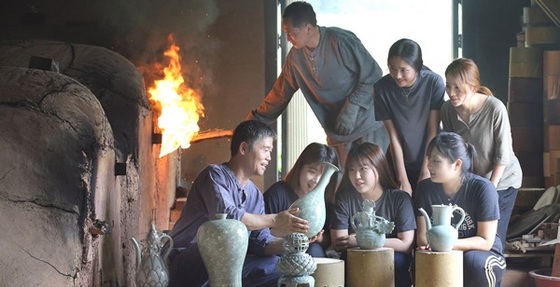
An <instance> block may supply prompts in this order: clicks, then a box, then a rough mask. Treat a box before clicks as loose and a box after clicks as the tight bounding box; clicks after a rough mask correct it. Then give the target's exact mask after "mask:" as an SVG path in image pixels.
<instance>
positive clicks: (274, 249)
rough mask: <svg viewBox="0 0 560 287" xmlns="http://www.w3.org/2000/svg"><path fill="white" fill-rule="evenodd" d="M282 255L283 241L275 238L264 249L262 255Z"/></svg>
mask: <svg viewBox="0 0 560 287" xmlns="http://www.w3.org/2000/svg"><path fill="white" fill-rule="evenodd" d="M282 253H284V239H282V238H275V239H273V240H272V241H270V242H269V243H268V245H267V246H266V247H265V248H264V255H277V254H282Z"/></svg>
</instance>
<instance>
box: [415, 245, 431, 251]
mask: <svg viewBox="0 0 560 287" xmlns="http://www.w3.org/2000/svg"><path fill="white" fill-rule="evenodd" d="M422 250H426V251H430V250H432V249H431V248H430V246H429V245H422V246H417V247H416V251H422Z"/></svg>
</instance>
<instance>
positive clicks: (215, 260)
mask: <svg viewBox="0 0 560 287" xmlns="http://www.w3.org/2000/svg"><path fill="white" fill-rule="evenodd" d="M226 217H227V214H225V213H218V214H216V219H215V220H210V221H207V222H205V223H204V224H202V225H201V226H200V227H199V228H198V232H197V234H196V240H197V241H198V249H199V251H200V256H201V257H202V260H203V261H204V266H206V271H207V272H208V277H209V279H210V286H212V287H242V276H241V271H242V270H243V263H244V261H245V256H246V254H247V246H248V245H249V242H248V240H249V233H248V230H247V227H246V226H245V224H243V223H242V222H241V221H239V220H235V219H227V218H226Z"/></svg>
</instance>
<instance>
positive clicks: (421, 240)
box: [416, 216, 429, 250]
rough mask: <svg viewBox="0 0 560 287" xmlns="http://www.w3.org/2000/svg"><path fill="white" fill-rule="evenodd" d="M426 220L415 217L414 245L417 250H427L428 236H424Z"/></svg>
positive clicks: (421, 217) (422, 217)
mask: <svg viewBox="0 0 560 287" xmlns="http://www.w3.org/2000/svg"><path fill="white" fill-rule="evenodd" d="M427 228H428V227H427V225H426V218H425V217H424V216H417V217H416V245H417V246H418V249H421V250H422V249H428V248H429V246H428V236H427V234H426V230H427Z"/></svg>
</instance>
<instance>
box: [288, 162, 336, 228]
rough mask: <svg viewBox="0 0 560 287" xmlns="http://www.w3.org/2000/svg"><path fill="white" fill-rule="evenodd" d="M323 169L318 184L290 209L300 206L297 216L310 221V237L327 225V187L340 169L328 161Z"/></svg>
mask: <svg viewBox="0 0 560 287" xmlns="http://www.w3.org/2000/svg"><path fill="white" fill-rule="evenodd" d="M323 169H324V170H323V175H322V176H321V179H320V180H319V182H318V183H317V185H316V186H315V187H314V188H313V189H312V190H311V191H309V192H308V193H306V194H305V195H303V196H302V197H300V198H298V199H297V200H296V201H294V203H292V205H291V206H290V209H292V208H296V207H297V208H299V212H298V213H297V214H296V216H298V217H300V218H302V219H305V220H307V221H308V223H309V231H307V233H306V234H305V235H306V236H307V237H308V238H311V237H313V236H315V235H317V233H319V231H321V230H322V229H323V226H324V225H325V220H326V219H327V210H326V207H325V189H326V188H327V185H328V184H329V181H330V179H331V176H332V175H333V173H334V172H335V171H338V168H337V167H336V166H334V165H333V164H331V163H328V162H324V163H323Z"/></svg>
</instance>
